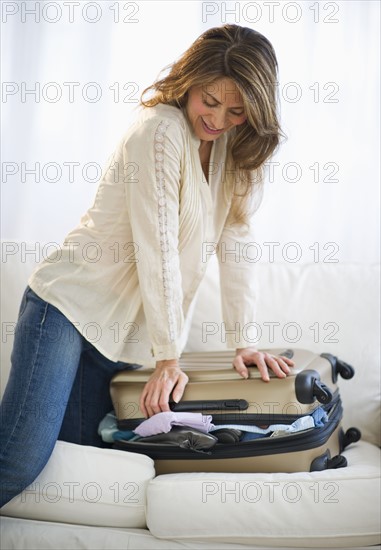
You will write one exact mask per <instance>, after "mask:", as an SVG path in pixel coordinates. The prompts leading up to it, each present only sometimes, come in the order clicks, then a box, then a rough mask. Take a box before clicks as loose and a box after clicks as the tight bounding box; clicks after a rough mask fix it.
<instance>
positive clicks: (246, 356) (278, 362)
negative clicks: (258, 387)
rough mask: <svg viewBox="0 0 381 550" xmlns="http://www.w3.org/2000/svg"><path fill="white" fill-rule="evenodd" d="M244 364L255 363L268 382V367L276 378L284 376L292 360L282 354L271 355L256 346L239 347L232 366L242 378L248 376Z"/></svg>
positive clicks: (292, 362) (262, 376)
mask: <svg viewBox="0 0 381 550" xmlns="http://www.w3.org/2000/svg"><path fill="white" fill-rule="evenodd" d="M246 365H255V366H256V367H257V368H258V370H259V372H260V373H261V378H262V380H264V381H265V382H270V376H269V371H268V369H269V368H270V369H271V370H272V371H273V372H274V374H276V375H277V377H278V378H285V377H286V376H287V375H288V374H290V367H293V366H294V361H291V359H288V357H284V356H282V355H279V356H277V355H271V354H270V353H267V352H263V351H258V350H257V349H256V348H240V349H237V350H236V356H235V358H234V360H233V366H234V368H235V369H236V371H237V372H238V373H239V374H240V375H241V376H242V378H248V377H249V371H248V369H247V367H246Z"/></svg>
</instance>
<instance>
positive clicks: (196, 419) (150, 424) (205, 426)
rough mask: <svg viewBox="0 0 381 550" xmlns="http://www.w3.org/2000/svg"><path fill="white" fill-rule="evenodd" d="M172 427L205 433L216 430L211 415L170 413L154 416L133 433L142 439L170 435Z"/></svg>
mask: <svg viewBox="0 0 381 550" xmlns="http://www.w3.org/2000/svg"><path fill="white" fill-rule="evenodd" d="M172 426H189V427H191V428H196V429H197V430H200V432H204V433H208V432H209V430H210V429H211V428H214V426H213V424H212V416H211V415H207V416H206V415H203V414H201V413H186V412H185V413H175V412H172V411H168V412H161V413H157V414H154V415H153V416H151V418H147V420H144V421H143V422H141V424H139V426H137V427H136V428H135V429H134V430H133V431H134V432H135V433H136V434H138V435H140V436H141V437H148V436H149V435H156V434H160V433H168V432H170V431H171V428H172Z"/></svg>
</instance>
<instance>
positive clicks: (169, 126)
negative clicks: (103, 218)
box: [124, 117, 184, 361]
mask: <svg viewBox="0 0 381 550" xmlns="http://www.w3.org/2000/svg"><path fill="white" fill-rule="evenodd" d="M182 150H183V147H182V134H181V129H180V127H179V123H178V122H176V121H175V120H172V119H169V118H166V117H164V118H162V119H160V118H159V117H153V119H151V120H148V121H146V123H144V124H141V125H140V126H138V127H137V128H136V130H135V131H134V133H133V134H132V136H131V137H130V138H129V139H128V140H127V142H126V143H125V144H124V169H125V171H126V173H129V174H130V175H129V176H128V177H126V199H127V208H128V211H129V216H130V223H131V229H132V235H133V240H134V244H135V250H137V254H136V258H137V263H136V268H137V274H138V280H139V288H140V293H141V299H142V303H143V308H144V315H145V319H146V324H147V330H148V334H149V337H150V340H151V344H152V353H153V356H154V357H155V359H156V360H157V361H158V360H163V359H174V358H178V357H179V356H180V352H181V350H180V337H181V332H182V330H183V325H184V317H183V309H182V301H183V295H182V281H181V272H180V261H179V252H178V231H179V190H180V178H181V161H182ZM132 168H133V169H132Z"/></svg>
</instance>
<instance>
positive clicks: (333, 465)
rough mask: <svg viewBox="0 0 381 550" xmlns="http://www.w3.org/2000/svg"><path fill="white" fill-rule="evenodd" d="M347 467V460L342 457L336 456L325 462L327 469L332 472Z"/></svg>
mask: <svg viewBox="0 0 381 550" xmlns="http://www.w3.org/2000/svg"><path fill="white" fill-rule="evenodd" d="M346 466H348V462H347V459H346V458H345V456H343V455H336V456H333V457H332V458H330V459H328V460H327V469H328V470H334V469H337V468H345V467H346Z"/></svg>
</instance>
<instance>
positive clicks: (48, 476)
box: [1, 441, 155, 528]
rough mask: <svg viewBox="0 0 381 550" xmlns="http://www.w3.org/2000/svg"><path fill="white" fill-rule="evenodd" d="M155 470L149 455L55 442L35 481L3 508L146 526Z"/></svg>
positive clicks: (25, 514)
mask: <svg viewBox="0 0 381 550" xmlns="http://www.w3.org/2000/svg"><path fill="white" fill-rule="evenodd" d="M27 459H28V457H25V460H27ZM154 475H155V471H154V467H153V461H152V460H151V459H150V458H149V457H147V456H144V455H139V454H135V453H129V452H124V451H117V450H113V449H98V448H97V447H89V446H82V445H75V444H73V443H67V442H65V441H57V443H56V445H55V447H54V450H53V453H52V456H51V457H50V459H49V461H48V463H47V464H46V466H45V468H44V469H43V470H42V472H41V473H40V475H39V476H38V477H37V479H36V480H35V482H34V483H32V484H31V485H30V486H29V487H28V488H27V489H25V490H24V491H23V492H22V493H21V494H20V495H18V496H16V497H14V498H13V499H12V500H11V501H10V502H8V504H6V505H5V506H3V508H2V509H1V513H2V515H4V516H13V517H17V518H27V519H35V520H44V521H58V522H67V523H76V524H82V525H98V526H106V527H133V528H142V527H145V526H146V519H145V506H146V489H147V485H148V483H149V481H150V480H151V479H152V478H153V477H154Z"/></svg>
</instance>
